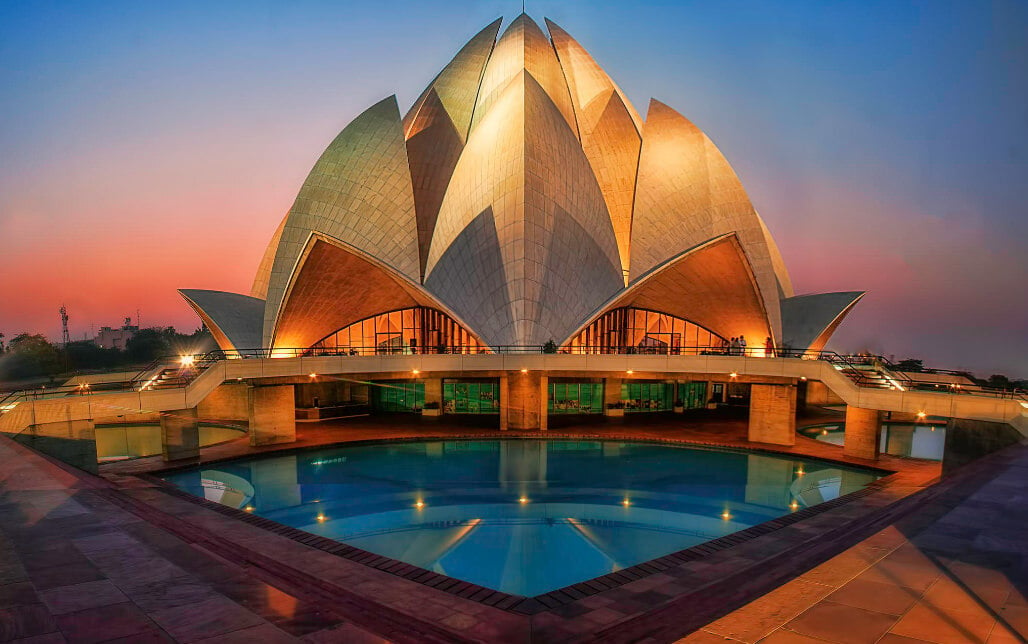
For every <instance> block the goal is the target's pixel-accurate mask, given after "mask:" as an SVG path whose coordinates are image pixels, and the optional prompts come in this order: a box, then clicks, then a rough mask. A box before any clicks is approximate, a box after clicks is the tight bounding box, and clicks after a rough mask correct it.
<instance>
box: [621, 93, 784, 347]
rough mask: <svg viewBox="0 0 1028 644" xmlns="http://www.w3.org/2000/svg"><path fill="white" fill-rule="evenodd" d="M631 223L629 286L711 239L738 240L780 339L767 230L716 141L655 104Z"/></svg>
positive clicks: (646, 130) (649, 117)
mask: <svg viewBox="0 0 1028 644" xmlns="http://www.w3.org/2000/svg"><path fill="white" fill-rule="evenodd" d="M635 194H636V198H635V211H634V215H633V219H632V260H631V273H630V277H631V280H632V281H635V280H636V279H638V278H639V276H641V275H643V274H644V273H646V272H648V271H649V270H651V269H652V268H653V267H654V266H657V265H659V264H661V263H663V262H664V261H665V260H666V259H667V258H668V257H669V256H672V255H676V254H678V253H681V252H683V251H685V250H688V249H689V248H692V247H694V246H696V245H697V244H700V243H702V242H704V241H706V240H708V239H710V238H712V237H716V236H719V235H722V234H725V233H729V232H734V233H736V235H737V236H738V238H739V242H740V243H741V245H742V248H743V251H744V252H745V254H746V257H747V259H748V260H749V262H750V264H751V266H752V267H753V274H754V275H755V276H756V280H757V286H758V287H759V290H760V295H761V297H762V298H763V301H764V308H765V309H766V310H767V312H768V316H769V319H770V322H771V328H772V329H773V330H774V331H775V334H774V335H775V337H781V332H780V329H781V319H780V315H779V305H778V299H779V296H778V283H777V278H776V275H775V269H774V266H773V265H772V262H771V256H770V250H769V249H768V246H767V241H766V239H765V237H764V230H763V227H762V226H761V223H760V220H759V219H758V218H757V214H756V212H755V211H754V210H753V206H752V204H750V200H749V198H748V197H747V196H746V191H745V190H744V189H743V187H742V183H740V182H739V178H738V177H737V176H736V175H735V172H734V171H733V170H732V167H731V166H730V165H729V164H728V161H727V160H725V158H724V156H723V155H722V154H721V152H720V151H719V150H718V149H717V147H716V146H715V145H714V143H713V142H712V141H711V140H710V139H709V138H707V136H706V135H705V134H703V132H701V131H700V129H699V128H697V127H696V126H695V125H693V124H692V123H691V122H690V121H689V120H688V119H686V118H685V117H684V116H682V115H681V114H679V113H678V112H676V111H674V110H673V109H671V108H670V107H668V106H666V105H664V104H663V103H660V102H659V101H656V100H653V101H650V110H649V113H648V114H647V116H646V125H645V127H644V129H643V145H642V153H641V156H640V158H639V180H638V183H637V186H636V193H635Z"/></svg>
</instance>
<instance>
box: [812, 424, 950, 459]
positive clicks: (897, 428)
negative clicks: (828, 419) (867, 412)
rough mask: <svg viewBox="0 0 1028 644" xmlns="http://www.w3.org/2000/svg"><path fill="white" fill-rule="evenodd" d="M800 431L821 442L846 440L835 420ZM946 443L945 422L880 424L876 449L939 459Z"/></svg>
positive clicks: (914, 456) (834, 443) (840, 443)
mask: <svg viewBox="0 0 1028 644" xmlns="http://www.w3.org/2000/svg"><path fill="white" fill-rule="evenodd" d="M800 433H801V434H803V435H804V436H807V437H809V438H814V439H816V440H819V441H821V442H824V443H831V444H832V445H839V446H842V445H843V444H845V432H844V431H843V426H842V425H838V424H828V425H817V426H814V427H804V428H802V429H800ZM945 447H946V426H945V425H932V424H914V423H886V424H884V425H882V439H881V444H880V445H879V449H880V450H881V451H882V453H883V454H891V455H893V456H903V457H906V458H923V459H927V460H931V461H941V460H942V457H943V453H944V452H945Z"/></svg>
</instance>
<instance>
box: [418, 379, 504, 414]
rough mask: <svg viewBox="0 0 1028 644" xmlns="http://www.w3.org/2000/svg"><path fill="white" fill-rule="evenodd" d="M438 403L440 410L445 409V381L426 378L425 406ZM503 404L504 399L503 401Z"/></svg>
mask: <svg viewBox="0 0 1028 644" xmlns="http://www.w3.org/2000/svg"><path fill="white" fill-rule="evenodd" d="M432 402H434V403H436V404H438V405H439V409H442V408H443V379H442V378H426V379H425V404H426V405H427V404H428V403H432ZM501 403H502V399H501Z"/></svg>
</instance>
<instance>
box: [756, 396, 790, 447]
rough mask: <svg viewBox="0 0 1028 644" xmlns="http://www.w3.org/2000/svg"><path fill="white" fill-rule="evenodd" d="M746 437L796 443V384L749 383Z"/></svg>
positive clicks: (763, 440)
mask: <svg viewBox="0 0 1028 644" xmlns="http://www.w3.org/2000/svg"><path fill="white" fill-rule="evenodd" d="M749 440H750V441H751V442H754V443H771V444H772V445H795V444H796V385H760V384H754V385H752V387H751V388H750V424H749Z"/></svg>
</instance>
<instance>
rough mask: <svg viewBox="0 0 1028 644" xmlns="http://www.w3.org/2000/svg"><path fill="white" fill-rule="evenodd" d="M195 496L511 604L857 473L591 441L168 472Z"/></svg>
mask: <svg viewBox="0 0 1028 644" xmlns="http://www.w3.org/2000/svg"><path fill="white" fill-rule="evenodd" d="M167 478H168V480H169V481H171V482H173V483H175V484H176V485H178V486H180V487H182V488H184V489H186V490H189V491H190V492H192V493H193V494H196V495H198V496H203V497H205V498H208V499H211V500H215V501H218V502H221V503H225V504H228V505H232V506H233V507H237V508H245V509H247V510H248V511H252V512H254V513H256V514H259V515H261V516H264V517H267V518H270V519H273V520H275V521H278V522H280V523H284V524H287V525H291V526H294V527H297V528H301V529H303V530H307V531H309V532H313V533H316V534H321V535H323V536H326V537H329V538H332V539H336V540H339V541H345V542H346V543H350V544H353V545H355V546H357V547H360V548H363V549H366V550H369V551H372V552H376V553H379V554H382V555H385V556H389V557H393V558H396V559H400V560H403V561H406V562H408V563H411V564H414V565H417V566H420V567H423V568H427V569H430V570H434V571H436V572H439V573H442V574H447V575H450V576H453V577H457V578H459V579H464V580H466V581H470V582H473V583H476V584H480V585H483V586H486V587H489V588H495V589H497V590H502V591H505V592H509V593H514V594H519V595H529V596H531V595H537V594H540V593H544V592H548V591H550V590H554V589H556V588H561V587H564V586H567V585H570V584H574V583H577V582H580V581H583V580H585V579H590V578H592V577H596V576H599V575H602V574H605V573H608V572H611V571H615V570H619V569H621V568H625V567H628V566H632V565H634V564H637V563H641V562H643V561H647V560H649V559H653V558H655V557H659V556H662V555H664V554H667V553H670V552H674V551H677V550H681V549H683V548H688V547H690V546H693V545H696V544H698V543H702V542H704V541H708V540H710V539H714V538H717V537H720V536H724V535H726V534H730V533H732V532H735V531H738V530H741V529H744V528H746V527H749V526H751V525H755V524H758V523H762V522H764V521H768V520H770V519H772V518H775V517H778V516H782V515H783V514H789V513H791V512H794V511H796V510H798V509H800V508H803V507H808V506H811V505H816V504H818V503H821V502H823V501H826V500H829V499H834V498H836V497H838V496H839V495H841V494H847V493H849V492H852V491H855V490H858V489H860V488H861V487H863V486H865V485H867V484H868V483H870V482H871V481H873V480H874V479H876V478H877V475H876V474H875V473H873V472H870V471H867V470H858V469H850V468H842V467H837V466H834V465H830V464H827V463H823V462H818V461H812V460H807V459H795V458H784V457H777V456H770V455H762V454H752V453H746V452H742V451H737V452H732V451H714V450H704V449H694V448H681V447H671V446H662V445H653V444H640V443H618V442H598V441H564V440H553V441H541V440H505V441H428V442H421V443H394V444H383V445H373V446H362V447H343V448H334V449H326V450H319V451H317V452H304V453H302V454H299V455H288V456H277V457H269V458H262V459H254V460H241V461H235V462H230V463H224V464H219V465H218V466H217V468H216V469H214V468H211V467H210V466H208V467H207V468H206V469H197V470H193V471H186V472H182V473H176V474H173V475H169V476H168V477H167Z"/></svg>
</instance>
